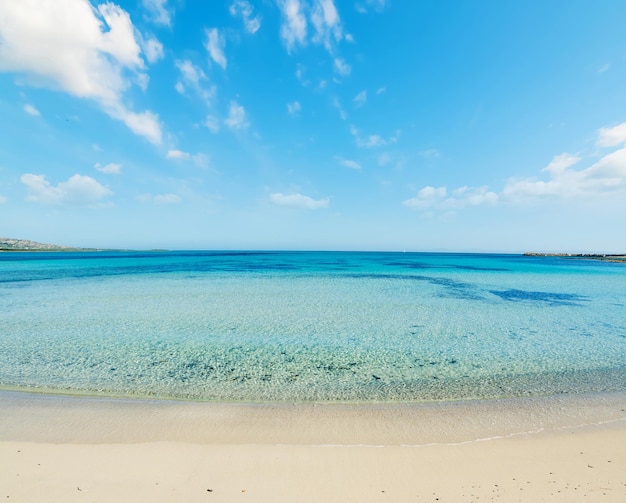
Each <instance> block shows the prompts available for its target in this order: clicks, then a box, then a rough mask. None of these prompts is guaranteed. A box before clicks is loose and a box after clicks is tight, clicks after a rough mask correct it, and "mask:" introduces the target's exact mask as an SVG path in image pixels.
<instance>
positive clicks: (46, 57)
mask: <svg viewBox="0 0 626 503" xmlns="http://www.w3.org/2000/svg"><path fill="white" fill-rule="evenodd" d="M77 26H80V29H76V27H77ZM41 33H46V34H47V36H45V37H43V36H41ZM137 33H138V31H137V29H136V28H135V26H133V24H132V22H131V20H130V16H129V15H128V13H127V12H126V11H124V10H123V9H121V8H120V7H118V6H116V5H114V4H112V3H103V4H100V5H98V6H97V7H92V6H91V4H90V3H89V2H88V1H86V0H75V1H72V2H67V1H66V2H49V1H45V0H28V1H20V2H1V3H0V39H1V40H2V44H0V70H1V71H9V72H15V73H19V74H22V75H23V76H25V77H26V81H25V82H26V83H29V84H32V85H36V86H38V87H41V86H46V87H50V88H52V89H55V90H60V91H63V92H66V93H68V94H70V95H72V96H75V97H78V98H87V99H91V100H93V101H95V102H96V103H98V105H99V106H100V108H101V109H102V110H103V111H104V112H105V113H106V114H107V115H109V116H110V117H111V118H113V119H116V120H120V121H122V122H124V123H125V124H126V126H127V127H128V128H129V129H130V130H131V131H133V132H134V133H135V134H137V135H140V136H143V137H145V138H146V139H148V140H149V141H150V142H152V143H156V144H158V143H160V142H161V137H162V133H161V125H160V123H159V119H158V116H157V115H156V114H154V113H152V112H150V111H144V112H139V113H138V112H134V111H133V110H131V109H130V108H129V107H128V106H126V105H125V104H124V95H125V92H126V91H127V89H128V88H129V87H130V86H131V85H132V84H133V83H139V85H145V84H146V83H147V80H148V77H147V75H146V74H145V73H144V69H145V64H144V61H143V59H142V57H141V48H140V45H139V43H138V37H137ZM60 55H62V57H59V56H60Z"/></svg>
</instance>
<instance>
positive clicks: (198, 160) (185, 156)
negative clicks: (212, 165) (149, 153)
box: [165, 150, 209, 168]
mask: <svg viewBox="0 0 626 503" xmlns="http://www.w3.org/2000/svg"><path fill="white" fill-rule="evenodd" d="M165 157H166V158H167V159H173V160H178V161H192V162H193V163H194V164H195V165H196V166H198V167H200V168H206V167H208V165H209V160H208V158H207V156H206V155H204V154H201V153H198V154H190V153H189V152H184V151H182V150H168V151H167V154H165Z"/></svg>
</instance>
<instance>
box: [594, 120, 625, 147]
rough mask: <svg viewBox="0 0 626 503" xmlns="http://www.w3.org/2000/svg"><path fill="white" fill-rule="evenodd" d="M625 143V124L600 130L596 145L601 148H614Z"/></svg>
mask: <svg viewBox="0 0 626 503" xmlns="http://www.w3.org/2000/svg"><path fill="white" fill-rule="evenodd" d="M621 143H626V122H622V123H621V124H618V125H617V126H613V127H608V128H602V129H600V131H599V133H598V141H597V144H598V145H599V146H601V147H615V146H617V145H620V144H621Z"/></svg>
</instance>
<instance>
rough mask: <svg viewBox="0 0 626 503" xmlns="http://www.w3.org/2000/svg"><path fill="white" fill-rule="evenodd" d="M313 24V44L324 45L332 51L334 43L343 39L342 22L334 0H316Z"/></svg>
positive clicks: (313, 10)
mask: <svg viewBox="0 0 626 503" xmlns="http://www.w3.org/2000/svg"><path fill="white" fill-rule="evenodd" d="M311 22H312V23H313V26H314V27H315V35H314V36H313V42H315V43H318V44H323V45H324V47H326V49H328V50H329V51H330V50H332V43H333V41H334V42H338V41H340V40H341V39H342V36H343V35H342V28H341V20H340V19H339V13H338V12H337V8H336V7H335V3H334V2H333V0H315V3H314V5H313V9H312V12H311Z"/></svg>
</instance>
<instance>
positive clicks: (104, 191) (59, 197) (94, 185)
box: [20, 173, 113, 206]
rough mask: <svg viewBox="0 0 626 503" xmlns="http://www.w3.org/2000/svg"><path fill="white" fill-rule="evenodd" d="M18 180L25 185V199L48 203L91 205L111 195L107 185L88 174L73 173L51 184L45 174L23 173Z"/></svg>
mask: <svg viewBox="0 0 626 503" xmlns="http://www.w3.org/2000/svg"><path fill="white" fill-rule="evenodd" d="M20 181H21V182H22V183H23V184H24V185H26V188H27V196H26V200H27V201H31V202H35V203H40V204H49V205H65V204H67V205H75V206H91V205H94V204H95V203H97V202H98V201H100V200H101V199H103V198H105V197H107V196H111V195H113V192H111V191H110V190H109V188H108V187H105V186H103V185H100V183H99V182H98V181H97V180H94V179H93V178H91V177H90V176H83V175H78V174H76V175H73V176H71V177H70V178H68V179H67V180H66V181H64V182H60V183H58V184H57V185H52V184H51V183H50V182H49V181H48V180H46V177H45V175H34V174H32V173H25V174H24V175H22V176H21V178H20Z"/></svg>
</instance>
